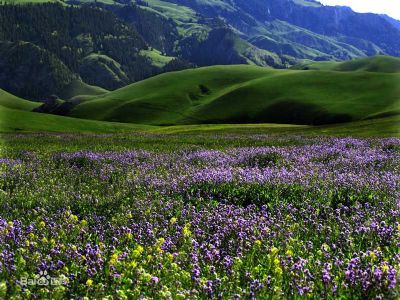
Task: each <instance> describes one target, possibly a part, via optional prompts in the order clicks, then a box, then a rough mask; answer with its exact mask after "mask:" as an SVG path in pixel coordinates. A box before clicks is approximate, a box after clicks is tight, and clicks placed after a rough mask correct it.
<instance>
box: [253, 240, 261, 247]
mask: <svg viewBox="0 0 400 300" xmlns="http://www.w3.org/2000/svg"><path fill="white" fill-rule="evenodd" d="M254 243H255V245H256V247H261V245H262V242H261V241H260V240H256V241H255V242H254Z"/></svg>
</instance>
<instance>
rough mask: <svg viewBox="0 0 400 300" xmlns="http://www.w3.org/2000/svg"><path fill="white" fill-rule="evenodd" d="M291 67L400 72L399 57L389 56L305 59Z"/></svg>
mask: <svg viewBox="0 0 400 300" xmlns="http://www.w3.org/2000/svg"><path fill="white" fill-rule="evenodd" d="M292 69H300V70H305V69H307V70H323V71H343V72H351V71H366V72H378V73H398V72H400V59H399V58H397V57H390V56H375V57H367V58H361V59H356V60H351V61H345V62H335V61H324V62H315V61H307V60H305V61H304V62H302V63H300V64H299V65H296V66H294V67H293V68H292Z"/></svg>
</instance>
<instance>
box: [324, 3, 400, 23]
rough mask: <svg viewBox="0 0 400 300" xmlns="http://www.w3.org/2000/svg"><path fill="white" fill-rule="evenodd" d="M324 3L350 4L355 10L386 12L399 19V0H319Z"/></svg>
mask: <svg viewBox="0 0 400 300" xmlns="http://www.w3.org/2000/svg"><path fill="white" fill-rule="evenodd" d="M319 2H321V3H322V4H326V5H342V6H350V7H351V8H352V9H353V10H354V11H357V12H373V13H378V14H387V15H388V16H391V17H392V18H395V19H398V20H400V0H319Z"/></svg>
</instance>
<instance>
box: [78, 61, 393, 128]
mask: <svg viewBox="0 0 400 300" xmlns="http://www.w3.org/2000/svg"><path fill="white" fill-rule="evenodd" d="M398 82H400V74H383V73H372V72H332V71H297V70H271V69H266V68H261V67H254V66H244V65H241V66H213V67H206V68H200V69H193V70H186V71H181V72H174V73H168V74H163V75H160V76H156V77H153V78H150V79H148V80H145V81H141V82H138V83H135V84H132V85H129V86H127V87H124V88H122V89H119V90H116V91H114V92H110V93H107V94H105V95H102V96H99V97H95V98H90V99H88V100H87V101H84V102H82V103H81V104H79V105H77V106H76V107H75V108H74V109H73V110H72V112H71V116H74V117H79V118H85V119H95V120H105V121H114V122H123V123H139V124H149V125H182V124H210V123H281V124H282V123H288V124H324V123H337V122H342V121H358V120H363V119H366V118H369V117H371V116H374V115H379V114H381V113H385V114H386V115H387V114H390V112H393V113H397V112H398V111H399V108H400V87H399V85H398Z"/></svg>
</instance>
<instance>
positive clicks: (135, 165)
mask: <svg viewBox="0 0 400 300" xmlns="http://www.w3.org/2000/svg"><path fill="white" fill-rule="evenodd" d="M214 129H216V128H215V127H214ZM220 129H221V130H222V129H223V130H222V131H218V130H214V131H211V132H207V131H197V132H190V131H187V132H180V133H173V132H170V133H166V132H158V133H157V132H154V131H152V132H137V133H120V134H115V133H113V134H106V133H105V134H93V133H92V134H78V133H70V134H67V133H21V134H16V133H8V134H2V136H1V139H0V140H1V149H2V151H1V158H0V207H1V208H0V298H5V299H64V298H80V299H303V298H304V299H305V298H308V299H397V298H398V297H399V293H400V285H399V282H398V281H399V272H400V253H399V248H400V223H399V217H400V202H399V201H400V200H399V199H400V198H399V196H400V194H399V192H400V189H399V179H400V172H399V171H400V161H399V153H400V139H398V138H378V137H370V138H349V137H318V136H311V135H309V136H304V135H299V134H289V135H288V134H266V133H258V134H257V133H256V132H257V131H256V130H255V132H254V133H247V134H243V132H240V131H236V132H235V130H233V129H232V128H231V129H232V130H231V131H229V130H228V131H227V129H229V128H227V126H226V127H225V128H224V127H221V128H220ZM165 130H167V129H165ZM169 130H170V131H172V129H169Z"/></svg>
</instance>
